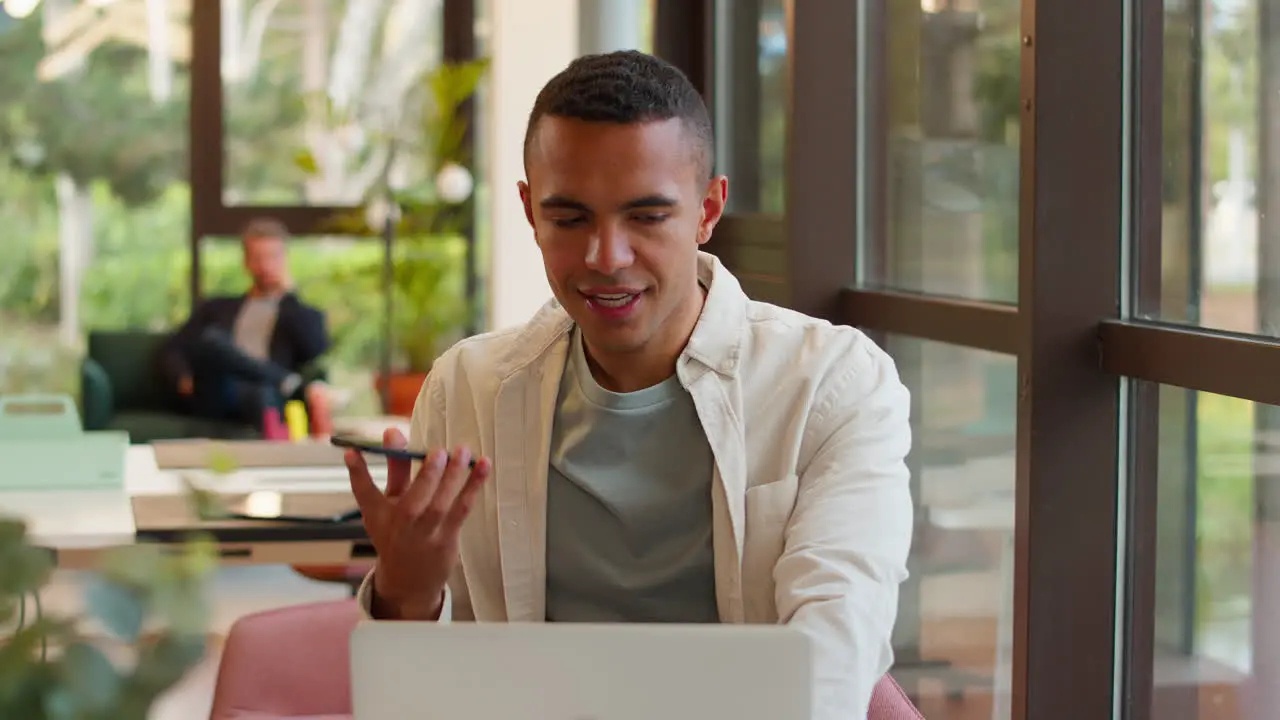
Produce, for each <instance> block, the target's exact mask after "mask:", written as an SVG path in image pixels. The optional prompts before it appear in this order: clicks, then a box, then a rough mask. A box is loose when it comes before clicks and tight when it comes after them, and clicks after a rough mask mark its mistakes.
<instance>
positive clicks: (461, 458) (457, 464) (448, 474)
mask: <svg viewBox="0 0 1280 720" xmlns="http://www.w3.org/2000/svg"><path fill="white" fill-rule="evenodd" d="M470 476H471V450H469V449H468V448H465V447H459V448H458V449H456V450H454V451H453V455H451V456H450V457H449V464H448V465H446V466H445V468H444V477H442V478H441V479H440V486H439V487H437V488H436V493H435V496H434V497H432V499H431V504H430V505H428V507H429V508H430V509H431V513H430V514H431V515H433V516H434V517H435V518H436V521H437V522H440V521H442V520H443V519H444V517H445V515H447V514H448V512H449V508H450V507H452V506H453V501H454V499H455V498H457V497H458V493H459V492H461V491H462V486H463V485H464V484H465V483H466V482H467V478H468V477H470Z"/></svg>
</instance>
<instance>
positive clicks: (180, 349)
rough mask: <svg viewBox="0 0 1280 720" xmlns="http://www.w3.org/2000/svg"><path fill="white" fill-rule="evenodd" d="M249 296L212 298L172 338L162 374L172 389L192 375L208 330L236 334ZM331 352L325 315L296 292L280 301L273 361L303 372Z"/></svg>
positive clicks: (163, 351)
mask: <svg viewBox="0 0 1280 720" xmlns="http://www.w3.org/2000/svg"><path fill="white" fill-rule="evenodd" d="M244 300H245V296H243V295H241V296H239V297H214V298H209V299H207V300H205V301H203V302H201V303H200V304H199V305H197V306H196V308H195V310H194V311H192V313H191V317H190V318H188V319H187V321H186V322H185V323H183V325H182V327H180V328H178V330H177V331H176V332H174V333H173V334H172V335H170V336H169V338H168V339H167V340H166V341H165V342H164V345H163V346H162V347H161V349H160V372H161V373H162V374H163V375H164V376H165V378H166V380H168V382H169V386H170V387H177V385H178V382H179V380H181V379H182V378H183V377H189V376H190V375H191V362H190V359H189V355H188V353H189V351H190V348H191V346H192V345H193V344H194V343H195V341H196V340H197V339H198V338H199V337H200V335H201V333H203V332H204V331H205V330H206V329H208V328H211V327H213V328H218V329H220V330H225V331H226V332H228V333H232V332H234V330H235V322H236V316H237V315H239V314H240V306H241V305H242V304H243V303H244ZM328 349H329V333H328V330H327V329H326V328H325V317H324V313H322V312H321V311H320V310H318V309H316V308H314V307H312V306H310V305H307V304H306V303H304V302H302V300H300V299H299V298H298V296H297V295H295V294H293V293H286V294H285V295H284V297H282V298H280V305H279V308H278V309H277V313H276V326H275V330H273V331H272V334H271V343H270V346H269V351H268V352H269V358H270V360H271V362H273V363H275V364H276V365H279V366H280V367H282V368H284V369H286V370H289V371H290V372H302V371H303V370H304V368H306V366H307V365H308V364H309V363H311V362H312V361H314V360H315V359H316V358H318V357H320V355H322V354H323V353H324V352H325V351H326V350H328Z"/></svg>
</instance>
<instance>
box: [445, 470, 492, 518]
mask: <svg viewBox="0 0 1280 720" xmlns="http://www.w3.org/2000/svg"><path fill="white" fill-rule="evenodd" d="M492 474H493V464H492V463H490V462H489V458H480V459H479V460H477V461H476V466H475V467H474V468H472V470H471V475H470V476H469V477H468V478H467V481H466V483H465V484H463V486H462V490H461V491H459V492H458V496H457V497H455V498H454V499H453V506H452V507H450V508H449V513H448V515H446V516H445V519H444V523H443V525H442V526H441V528H440V531H441V532H442V533H453V534H457V533H458V532H460V531H461V530H462V523H463V522H464V521H465V520H466V519H467V516H468V515H470V514H471V506H472V505H474V504H475V500H476V493H478V492H480V488H482V487H484V484H485V481H487V480H488V479H489V476H490V475H492Z"/></svg>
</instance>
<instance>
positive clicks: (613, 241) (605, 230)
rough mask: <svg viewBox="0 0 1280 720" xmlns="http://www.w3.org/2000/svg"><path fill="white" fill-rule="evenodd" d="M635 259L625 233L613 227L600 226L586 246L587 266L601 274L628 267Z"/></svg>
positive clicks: (608, 273) (610, 273) (609, 273)
mask: <svg viewBox="0 0 1280 720" xmlns="http://www.w3.org/2000/svg"><path fill="white" fill-rule="evenodd" d="M635 259H636V256H635V253H634V252H632V250H631V241H630V239H629V238H628V237H627V234H626V233H625V232H622V231H620V230H619V229H617V228H614V227H607V226H603V227H601V228H600V229H599V230H597V231H596V232H595V233H594V234H593V235H592V236H591V242H590V244H589V245H588V246H587V267H589V268H591V269H592V270H595V271H596V272H598V273H600V274H602V275H612V274H613V273H615V272H617V271H618V270H623V269H625V268H628V267H630V266H631V264H632V263H633V262H635Z"/></svg>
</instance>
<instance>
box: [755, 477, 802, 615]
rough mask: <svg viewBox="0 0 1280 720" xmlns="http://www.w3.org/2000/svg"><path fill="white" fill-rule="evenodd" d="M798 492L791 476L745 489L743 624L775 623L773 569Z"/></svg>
mask: <svg viewBox="0 0 1280 720" xmlns="http://www.w3.org/2000/svg"><path fill="white" fill-rule="evenodd" d="M798 489H799V478H798V477H797V476H796V475H794V474H792V475H788V476H787V477H785V478H783V479H781V480H775V481H773V482H770V483H765V484H764V485H756V486H755V487H750V488H747V496H746V515H747V523H746V525H747V526H746V533H745V537H744V539H743V543H742V595H743V598H742V600H743V609H744V611H745V614H746V621H747V622H751V623H774V622H777V621H778V609H777V606H776V604H775V602H774V589H775V588H774V580H773V569H774V566H776V565H777V564H778V558H779V557H781V556H782V551H783V548H784V547H785V545H786V534H787V523H788V522H789V521H790V520H791V512H792V510H794V509H795V505H796V492H797V490H798Z"/></svg>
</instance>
